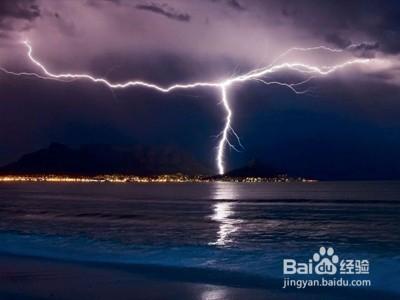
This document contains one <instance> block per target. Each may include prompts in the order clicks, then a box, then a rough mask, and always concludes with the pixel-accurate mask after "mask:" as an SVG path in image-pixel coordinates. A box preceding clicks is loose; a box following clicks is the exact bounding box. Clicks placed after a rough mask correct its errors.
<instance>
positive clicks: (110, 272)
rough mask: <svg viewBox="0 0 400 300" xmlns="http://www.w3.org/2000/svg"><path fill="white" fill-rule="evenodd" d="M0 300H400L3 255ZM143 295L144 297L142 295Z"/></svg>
mask: <svg viewBox="0 0 400 300" xmlns="http://www.w3.org/2000/svg"><path fill="white" fill-rule="evenodd" d="M0 266H1V270H0V282H1V286H0V298H1V299H10V300H12V299H21V300H33V299H35V300H36V299H163V300H168V299H171V300H172V299H209V300H214V299H238V300H239V299H255V300H257V299H293V298H294V297H295V298H296V299H321V297H323V299H378V298H379V299H396V298H397V297H398V295H397V294H395V293H388V292H381V291H376V290H373V289H355V288H353V289H350V288H348V289H339V288H334V289H333V288H319V289H318V288H315V289H314V288H310V289H306V290H298V289H290V290H287V289H282V281H281V280H280V279H274V278H265V277H259V276H254V275H250V274H243V273H238V272H230V271H215V270H207V269H200V268H182V267H168V266H158V265H140V264H123V263H109V262H87V261H69V260H61V259H54V258H44V257H34V256H22V255H15V254H10V253H0ZM138 295H140V296H138Z"/></svg>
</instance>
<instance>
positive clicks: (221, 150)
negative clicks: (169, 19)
mask: <svg viewBox="0 0 400 300" xmlns="http://www.w3.org/2000/svg"><path fill="white" fill-rule="evenodd" d="M23 44H24V45H25V46H26V47H27V49H28V52H27V54H28V58H29V60H30V61H31V62H32V63H33V64H34V65H36V66H37V67H38V68H39V69H40V70H41V71H42V74H37V73H33V72H20V73H18V72H11V71H8V70H7V69H5V68H1V67H0V71H2V72H4V73H7V74H10V75H15V76H35V77H38V78H40V79H50V80H61V81H69V80H76V79H82V80H89V81H92V82H94V83H100V84H104V85H106V86H107V87H109V88H111V89H124V88H128V87H135V86H141V87H146V88H150V89H153V90H156V91H159V92H162V93H169V92H172V91H174V90H178V89H193V88H201V87H202V88H216V89H219V91H220V93H221V103H222V105H223V108H224V110H225V123H224V127H223V129H222V131H221V132H220V134H219V135H218V137H219V142H218V146H217V155H216V164H217V168H218V173H219V174H221V175H222V174H224V173H225V150H226V148H227V147H230V148H232V149H235V150H237V148H236V147H235V146H234V145H233V144H232V143H231V142H230V139H229V136H230V134H232V135H233V136H234V137H235V138H236V140H237V142H238V144H239V145H240V146H241V147H243V146H242V144H241V141H240V138H239V136H238V135H237V133H236V132H235V131H234V129H233V128H232V117H233V112H232V109H231V107H230V103H229V98H228V92H229V88H230V87H231V86H232V85H234V84H238V83H243V82H247V81H251V80H254V81H257V82H261V83H263V84H266V85H279V86H283V87H286V88H289V89H290V90H291V91H293V92H294V93H296V94H303V93H306V92H307V90H299V89H298V87H301V86H302V85H303V84H305V83H307V82H309V81H310V80H312V79H313V78H315V77H316V76H326V75H329V74H331V73H333V72H335V71H337V70H339V69H343V68H345V67H348V66H351V65H354V64H366V63H369V62H370V61H371V59H352V60H347V61H345V62H343V63H341V64H336V65H332V66H314V65H309V64H304V63H297V62H295V63H288V62H284V63H280V64H277V62H278V61H279V60H281V59H282V58H284V57H285V56H287V55H288V54H289V53H291V52H294V51H315V50H323V51H328V52H331V53H339V52H343V51H344V49H332V48H328V47H325V46H317V47H311V48H299V47H294V48H290V49H288V50H286V51H285V52H283V53H282V54H281V55H279V56H278V57H277V58H276V59H275V60H274V61H273V62H272V63H271V64H270V65H268V66H267V67H264V68H259V69H255V70H252V71H250V72H248V73H246V74H244V75H239V76H235V77H232V78H228V79H225V80H222V81H217V82H194V83H187V84H181V83H178V84H173V85H170V86H160V85H157V84H154V83H148V82H145V81H141V80H135V81H125V82H110V81H109V80H107V79H105V78H98V77H95V76H92V75H90V74H71V73H60V74H56V73H53V72H51V71H49V70H48V69H47V68H46V67H45V65H44V64H42V63H41V62H40V61H39V60H38V59H36V58H35V57H34V56H33V49H32V46H31V44H30V43H29V42H28V41H24V42H23ZM346 49H347V48H346ZM283 70H291V71H295V72H297V73H300V74H302V75H305V76H308V77H307V78H306V79H305V80H303V81H300V82H295V83H290V82H282V81H266V80H265V79H264V78H265V77H266V76H268V75H271V74H273V73H277V72H279V71H283Z"/></svg>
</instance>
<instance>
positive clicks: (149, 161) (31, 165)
mask: <svg viewBox="0 0 400 300" xmlns="http://www.w3.org/2000/svg"><path fill="white" fill-rule="evenodd" d="M0 172H1V173H3V174H66V175H67V174H68V175H69V174H71V175H72V174H73V175H98V174H130V175H139V176H151V175H162V174H176V173H182V174H186V175H195V174H210V173H211V172H210V171H209V170H208V169H207V168H205V167H204V166H203V165H202V164H200V163H199V162H198V161H196V160H195V159H194V158H193V157H192V156H191V155H189V154H187V153H185V152H183V151H181V150H180V149H177V148H176V147H173V146H165V147H148V146H140V145H135V146H115V145H82V146H79V147H71V146H67V145H64V144H59V143H52V144H51V145H50V146H49V147H47V148H45V149H41V150H39V151H35V152H32V153H28V154H25V155H23V156H22V157H21V158H20V159H19V160H17V161H15V162H13V163H10V164H8V165H5V166H3V167H1V168H0Z"/></svg>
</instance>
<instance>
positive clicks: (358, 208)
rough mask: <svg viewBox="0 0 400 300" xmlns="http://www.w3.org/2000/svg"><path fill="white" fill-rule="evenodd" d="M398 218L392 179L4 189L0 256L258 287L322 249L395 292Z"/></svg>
mask: <svg viewBox="0 0 400 300" xmlns="http://www.w3.org/2000/svg"><path fill="white" fill-rule="evenodd" d="M399 216H400V182H395V181H393V182H314V183H295V182H293V183H229V182H213V183H179V184H160V183H156V184H109V183H90V184H81V183H79V184H63V183H57V184H54V183H7V184H0V252H1V253H5V254H13V255H21V256H30V257H44V258H54V259H62V260H71V261H85V262H111V263H119V264H127V265H128V264H132V265H141V266H143V265H145V266H146V265H147V266H163V267H174V268H178V269H182V270H185V269H190V268H195V269H197V270H203V271H204V272H206V273H207V272H209V273H207V274H214V273H213V272H228V273H229V272H231V273H232V274H236V275H235V276H239V277H240V274H243V276H244V278H249V276H250V278H260V279H261V280H260V281H257V282H258V283H257V287H258V288H260V287H261V288H262V284H263V282H268V280H269V279H271V278H272V279H274V280H276V281H278V282H279V281H281V280H282V279H283V278H284V276H283V273H282V262H283V260H284V259H285V258H294V259H296V260H298V261H308V259H310V258H311V257H312V256H313V254H314V253H315V252H317V251H318V249H320V247H321V246H324V247H326V248H328V247H332V248H333V249H334V251H335V254H337V255H338V256H339V258H349V257H350V258H356V259H360V260H361V259H363V260H368V261H369V274H368V275H360V276H365V277H362V278H368V279H370V280H371V282H372V284H371V287H369V288H370V289H373V290H377V291H387V292H391V293H395V294H399V295H400V286H399V285H398V283H399V282H400V252H399V249H400V217H399ZM224 274H225V273H224ZM238 274H239V275H238ZM206 277H207V276H206ZM209 278H211V279H209V280H213V279H212V278H215V276H214V277H213V276H211V275H210V276H209ZM235 278H236V277H235ZM263 279H265V280H263ZM239 281H240V280H239Z"/></svg>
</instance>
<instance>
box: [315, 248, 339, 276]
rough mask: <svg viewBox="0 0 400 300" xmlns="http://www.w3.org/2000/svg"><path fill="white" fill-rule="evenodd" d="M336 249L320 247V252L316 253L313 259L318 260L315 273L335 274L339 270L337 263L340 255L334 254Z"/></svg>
mask: <svg viewBox="0 0 400 300" xmlns="http://www.w3.org/2000/svg"><path fill="white" fill-rule="evenodd" d="M334 253H335V250H333V248H332V247H329V248H328V249H326V248H325V247H321V248H319V252H316V253H314V255H313V260H314V262H316V263H317V264H316V266H315V273H316V274H318V275H325V274H328V275H333V274H336V272H337V267H336V264H337V263H338V262H339V257H338V256H337V255H336V254H334Z"/></svg>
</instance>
